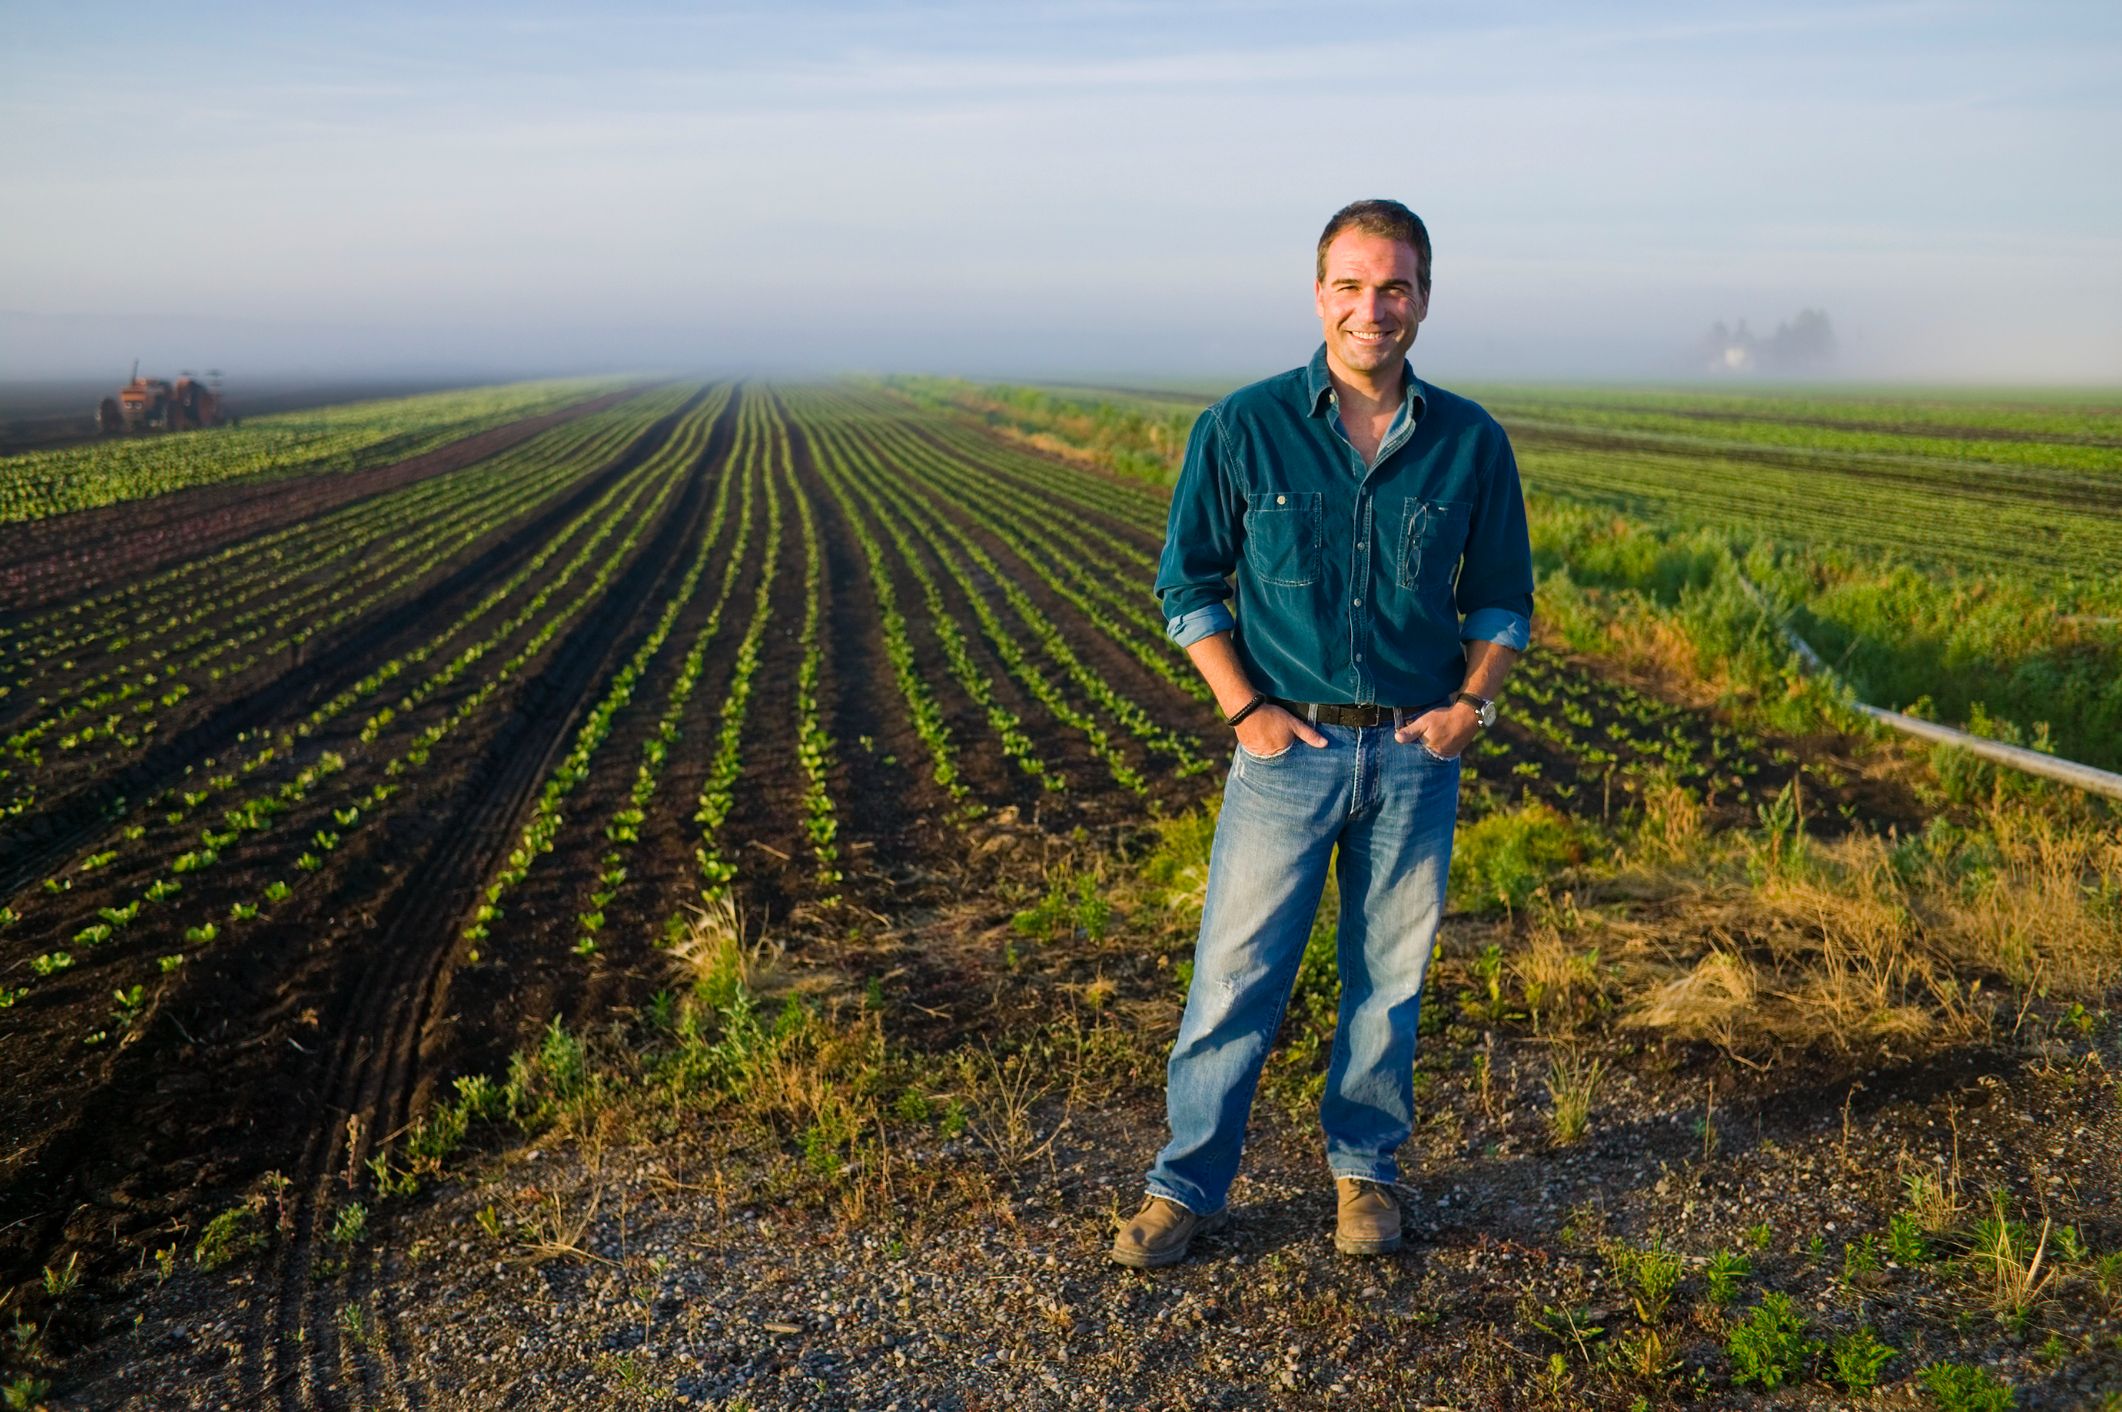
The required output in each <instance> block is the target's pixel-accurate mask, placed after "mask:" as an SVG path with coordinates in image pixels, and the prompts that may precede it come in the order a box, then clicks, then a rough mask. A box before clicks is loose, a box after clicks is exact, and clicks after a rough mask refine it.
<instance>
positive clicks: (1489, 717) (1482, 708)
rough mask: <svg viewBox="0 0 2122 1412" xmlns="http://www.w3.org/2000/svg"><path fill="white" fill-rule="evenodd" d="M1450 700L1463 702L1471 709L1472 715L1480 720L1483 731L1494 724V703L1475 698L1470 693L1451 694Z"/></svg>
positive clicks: (1457, 692) (1486, 699)
mask: <svg viewBox="0 0 2122 1412" xmlns="http://www.w3.org/2000/svg"><path fill="white" fill-rule="evenodd" d="M1452 700H1453V701H1464V702H1465V703H1466V704H1467V705H1469V706H1471V707H1473V708H1474V715H1475V717H1477V718H1478V719H1479V720H1480V722H1481V728H1482V729H1483V730H1486V729H1488V728H1489V727H1490V726H1492V725H1494V724H1495V723H1496V703H1495V702H1493V701H1491V700H1489V699H1488V698H1487V697H1485V696H1476V695H1474V694H1473V693H1472V692H1471V691H1455V692H1453V693H1452Z"/></svg>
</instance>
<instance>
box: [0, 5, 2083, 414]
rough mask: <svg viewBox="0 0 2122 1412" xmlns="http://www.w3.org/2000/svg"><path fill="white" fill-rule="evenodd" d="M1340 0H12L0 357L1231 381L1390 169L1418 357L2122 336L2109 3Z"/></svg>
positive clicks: (1634, 354)
mask: <svg viewBox="0 0 2122 1412" xmlns="http://www.w3.org/2000/svg"><path fill="white" fill-rule="evenodd" d="M1340 13H1341V15H1342V18H1341V19H1339V20H1337V21H1335V22H1332V23H1322V22H1321V20H1320V18H1319V16H1320V12H1319V11H1317V10H1316V9H1315V8H1310V7H1298V6H1294V5H1292V6H1277V5H1268V4H1263V5H1255V6H1246V7H1243V8H1240V9H1237V10H1232V9H1230V8H1228V7H1216V6H1205V5H1188V4H1112V5H1101V6H1092V7H1083V6H1054V7H1035V8H1029V9H1020V8H1019V7H995V6H972V5H965V6H960V5H953V4H938V5H929V6H920V7H904V6H899V7H892V8H890V9H889V10H879V9H875V8H871V7H861V6H851V5H850V6H833V5H816V4H805V5H779V6H762V7H757V8H743V7H716V8H714V9H712V10H704V9H695V8H694V7H683V6H670V5H653V4H624V5H616V6H611V7H605V8H604V9H602V10H600V11H599V12H598V13H595V14H589V13H586V12H583V11H579V10H576V9H573V8H571V7H558V6H539V5H509V6H491V7H483V6H448V7H436V6H411V5H371V6H361V7H341V8H339V9H336V10H334V11H332V12H330V13H323V12H318V11H315V10H312V9H309V8H306V7H304V8H298V9H288V8H285V7H265V6H258V7H243V6H226V7H217V8H210V9H207V10H204V11H201V12H199V16H198V18H199V22H198V23H196V24H191V25H188V26H186V27H185V30H184V32H182V33H169V32H162V31H158V33H157V36H156V39H155V42H154V43H153V44H140V45H135V44H122V43H119V44H114V43H112V42H110V36H111V35H113V34H115V33H119V32H121V31H122V30H124V29H125V28H126V27H127V26H128V25H130V24H132V23H134V22H135V17H136V12H134V11H133V10H131V9H129V8H127V7H122V6H116V5H88V6H68V7H56V6H52V7H44V8H43V9H42V10H41V11H38V12H29V13H18V14H16V15H15V16H14V17H13V19H12V20H11V29H12V30H13V33H12V34H11V38H10V43H9V45H8V46H7V50H6V52H5V54H4V55H0V94H4V97H0V130H4V131H5V133H6V135H7V137H8V139H9V140H8V142H7V150H8V151H9V153H10V161H9V163H8V166H9V178H8V182H7V188H8V191H9V195H10V198H11V201H10V204H11V206H12V208H13V213H14V218H13V219H11V220H9V221H7V222H5V224H4V226H0V269H4V271H5V273H4V275H0V377H5V378H10V379H20V378H49V377H76V376H81V377H89V376H93V377H99V378H104V379H108V378H109V377H110V376H112V375H114V374H116V373H120V372H123V371H124V368H125V366H126V365H127V364H128V362H129V361H130V359H131V358H132V357H134V356H138V357H140V358H141V359H142V360H143V366H144V367H147V368H150V369H155V370H160V371H170V370H174V369H176V368H178V367H191V366H201V367H203V366H207V365H210V364H211V365H215V366H219V367H221V368H224V369H226V370H229V371H230V372H231V374H232V376H238V377H242V376H263V375H266V374H267V373H271V374H274V375H278V376H304V375H308V376H334V375H340V376H347V375H373V374H378V373H382V372H392V373H400V374H404V373H418V374H421V375H432V376H435V377H462V376H473V375H477V376H501V375H514V374H532V373H544V372H570V371H593V370H606V369H622V368H623V369H637V368H650V367H656V368H682V369H688V370H700V371H718V370H727V369H734V368H745V369H752V370H759V371H770V372H813V371H831V370H842V369H865V368H867V369H902V370H916V369H918V370H933V371H942V372H962V373H977V374H987V375H993V376H998V377H1020V378H1028V377H1069V376H1115V375H1125V376H1129V377H1134V378H1152V377H1155V378H1162V379H1166V380H1176V379H1201V378H1209V379H1213V378H1216V377H1223V376H1231V377H1235V376H1241V375H1250V374H1253V373H1257V372H1261V371H1265V370H1269V369H1272V368H1276V367H1280V366H1284V365H1287V364H1288V363H1290V362H1292V361H1294V359H1295V358H1296V357H1297V356H1301V354H1302V352H1303V351H1304V349H1305V348H1306V347H1308V346H1309V344H1310V342H1311V340H1312V337H1313V323H1314V321H1313V315H1312V311H1311V301H1310V291H1309V289H1308V288H1307V275H1308V268H1309V263H1310V254H1311V243H1312V241H1313V240H1314V238H1315V237H1316V234H1317V230H1318V227H1319V225H1320V223H1321V221H1322V220H1323V218H1324V216H1325V214H1326V213H1327V212H1329V211H1331V210H1333V209H1334V208H1336V207H1337V206H1339V205H1340V204H1341V203H1342V202H1344V201H1346V200H1348V199H1351V198H1352V197H1357V196H1368V195H1387V196H1394V197H1398V198H1402V199H1404V200H1406V201H1408V202H1409V203H1410V204H1411V205H1413V206H1414V207H1415V208H1416V209H1417V210H1418V211H1420V212H1421V213H1422V214H1423V215H1424V216H1425V217H1426V218H1427V220H1428V221H1429V223H1430V226H1431V228H1432V230H1433V232H1434V234H1435V239H1436V248H1437V254H1436V294H1435V300H1434V305H1433V312H1432V316H1431V319H1430V321H1429V322H1428V324H1426V325H1425V327H1424V329H1423V332H1422V337H1421V342H1420V345H1419V346H1418V347H1417V349H1416V359H1417V362H1418V365H1419V366H1421V367H1423V368H1424V369H1425V371H1428V372H1430V373H1432V374H1436V375H1440V376H1460V377H1478V378H1528V379H1540V378H1597V379H1630V378H1649V377H1658V378H1670V377H1679V376H1692V375H1698V374H1700V373H1701V372H1703V370H1704V368H1705V366H1706V364H1705V359H1704V356H1703V350H1704V342H1705V338H1706V336H1707V334H1708V332H1709V331H1710V330H1711V328H1712V326H1713V325H1714V324H1716V323H1719V322H1722V323H1723V324H1725V325H1726V326H1727V328H1728V329H1730V328H1735V327H1736V325H1737V323H1738V322H1739V321H1740V320H1744V321H1746V322H1747V323H1748V325H1749V327H1750V329H1751V330H1752V332H1753V333H1754V334H1755V335H1757V336H1759V337H1760V338H1762V339H1764V340H1765V339H1767V338H1769V337H1770V336H1771V335H1772V332H1773V330H1775V329H1776V328H1777V327H1778V326H1779V325H1782V324H1786V323H1789V322H1790V321H1793V320H1795V319H1796V318H1797V317H1798V316H1799V315H1800V314H1801V312H1802V311H1805V310H1816V311H1819V312H1821V313H1824V314H1825V315H1826V316H1827V317H1828V319H1830V320H1831V323H1832V329H1833V333H1834V339H1833V353H1832V356H1831V357H1830V358H1825V359H1821V360H1817V361H1811V362H1807V363H1805V364H1803V365H1802V366H1797V367H1789V368H1785V369H1783V371H1785V372H1787V373H1789V374H1791V375H1803V376H1806V377H1828V376H1841V377H1851V378H1861V379H1872V380H1883V379H1911V380H1939V381H1979V382H2015V383H2020V382H2065V383H2078V384H2083V383H2102V382H2114V381H2116V380H2118V379H2122V321H2118V320H2117V319H2116V318H2115V314H2116V313H2117V311H2122V237H2118V236H2117V234H2116V232H2117V231H2118V230H2122V182H2118V178H2117V176H2116V174H2117V173H2118V172H2122V123H2118V122H2117V117H2118V111H2117V109H2118V104H2122V99H2118V98H2117V94H2122V20H2118V19H2117V18H2116V16H2115V14H2114V13H2113V12H2112V11H2111V10H2108V9H2106V8H2104V7H2098V6H2093V5H2082V6H2079V5H2042V6H2025V7H2013V8H2012V9H2011V10H2010V12H2009V13H2008V14H2003V13H1999V12H1988V13H1985V12H1984V11H1983V10H1981V9H1978V8H1971V7H1964V6H1951V5H1876V6H1861V7H1854V8H1853V7H1850V6H1844V5H1836V6H1812V5H1799V6H1793V7H1784V8H1781V9H1779V10H1777V11H1775V12H1774V13H1773V14H1762V13H1759V12H1755V11H1740V10H1738V9H1736V8H1734V9H1730V10H1720V11H1704V10H1698V9H1686V10H1680V9H1657V8H1651V7H1643V6H1613V7H1601V8H1600V9H1599V11H1597V12H1596V13H1593V12H1588V11H1585V10H1582V9H1581V8H1578V7H1564V6H1524V7H1515V8H1512V9H1510V10H1508V11H1497V10H1494V9H1493V8H1491V7H1474V6H1425V7H1422V8H1420V9H1407V10H1390V11H1388V10H1382V9H1381V10H1377V11H1374V12H1369V13H1365V12H1360V11H1356V10H1347V11H1343V12H1340ZM1769 371H1770V372H1772V371H1774V369H1770V370H1769ZM1753 375H1757V376H1759V375H1768V374H1767V373H1764V372H1761V371H1760V370H1756V371H1755V372H1754V374H1753Z"/></svg>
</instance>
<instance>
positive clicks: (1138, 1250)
mask: <svg viewBox="0 0 2122 1412" xmlns="http://www.w3.org/2000/svg"><path fill="white" fill-rule="evenodd" d="M1229 1224H1230V1209H1229V1208H1228V1207H1226V1208H1224V1209H1223V1210H1221V1211H1212V1212H1210V1213H1209V1214H1208V1215H1206V1216H1199V1215H1196V1214H1194V1213H1193V1212H1191V1211H1189V1210H1187V1209H1186V1208H1185V1207H1184V1206H1181V1205H1180V1204H1179V1203H1178V1202H1176V1201H1173V1200H1171V1199H1170V1198H1169V1197H1163V1196H1152V1197H1150V1198H1149V1199H1148V1200H1147V1201H1145V1202H1143V1203H1142V1209H1141V1210H1140V1211H1137V1212H1136V1213H1135V1215H1134V1219H1133V1220H1130V1221H1129V1222H1128V1223H1127V1224H1126V1225H1124V1226H1122V1227H1121V1228H1120V1233H1119V1234H1118V1235H1116V1236H1114V1237H1113V1259H1114V1260H1116V1261H1117V1262H1119V1263H1120V1264H1122V1265H1126V1266H1128V1267H1129V1268H1131V1269H1136V1270H1154V1269H1157V1268H1158V1267H1159V1266H1163V1265H1176V1264H1178V1263H1179V1262H1180V1261H1181V1260H1184V1259H1185V1258H1186V1247H1187V1245H1188V1244H1189V1243H1191V1242H1192V1240H1193V1238H1194V1237H1195V1236H1197V1235H1212V1234H1214V1233H1215V1232H1217V1231H1220V1230H1222V1229H1223V1228H1224V1227H1225V1226H1227V1225H1229Z"/></svg>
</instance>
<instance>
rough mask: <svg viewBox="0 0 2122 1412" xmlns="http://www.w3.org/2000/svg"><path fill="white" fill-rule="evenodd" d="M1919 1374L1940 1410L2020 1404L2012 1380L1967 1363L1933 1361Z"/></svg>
mask: <svg viewBox="0 0 2122 1412" xmlns="http://www.w3.org/2000/svg"><path fill="white" fill-rule="evenodd" d="M1917 1376H1918V1377H1920V1378H1922V1380H1923V1386H1924V1387H1925V1388H1927V1389H1928V1390H1929V1391H1930V1395H1931V1396H1932V1397H1933V1398H1934V1399H1936V1401H1937V1404H1938V1412H2011V1409H2012V1408H2014V1407H2016V1406H2018V1405H2019V1401H2018V1396H2017V1394H2015V1393H2014V1392H2013V1391H2012V1389H2011V1385H2010V1384H2009V1383H2000V1382H1998V1381H1997V1380H1996V1379H1995V1378H1993V1377H1991V1376H1990V1375H1989V1374H1988V1373H1987V1372H1985V1371H1983V1370H1982V1369H1980V1368H1977V1367H1974V1366H1972V1365H1971V1364H1967V1363H1932V1364H1930V1365H1929V1366H1927V1367H1925V1368H1924V1369H1923V1370H1922V1371H1921V1372H1920V1373H1918V1374H1917Z"/></svg>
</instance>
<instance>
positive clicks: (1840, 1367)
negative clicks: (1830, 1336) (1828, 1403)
mask: <svg viewBox="0 0 2122 1412" xmlns="http://www.w3.org/2000/svg"><path fill="white" fill-rule="evenodd" d="M1898 1351H1899V1350H1898V1349H1893V1348H1888V1347H1887V1346H1886V1345H1885V1344H1883V1343H1881V1342H1880V1341H1879V1336H1878V1335H1877V1334H1875V1333H1873V1332H1872V1330H1871V1326H1870V1325H1869V1324H1859V1325H1858V1326H1857V1327H1856V1329H1855V1330H1854V1331H1853V1332H1851V1333H1846V1334H1838V1335H1836V1336H1835V1338H1834V1340H1833V1342H1831V1343H1830V1344H1829V1345H1828V1348H1827V1356H1828V1361H1829V1362H1830V1363H1831V1364H1832V1365H1833V1371H1832V1372H1831V1373H1830V1375H1829V1376H1830V1377H1832V1378H1833V1380H1834V1381H1835V1382H1836V1383H1839V1384H1840V1385H1841V1386H1842V1387H1844V1388H1847V1389H1848V1390H1849V1391H1850V1392H1853V1393H1855V1394H1857V1395H1858V1396H1859V1397H1861V1396H1863V1395H1864V1394H1865V1393H1868V1392H1870V1391H1871V1390H1872V1389H1873V1388H1875V1387H1877V1386H1878V1385H1879V1371H1880V1370H1881V1369H1882V1368H1884V1367H1885V1366H1886V1365H1887V1363H1888V1362H1889V1361H1891V1360H1892V1358H1893V1356H1894V1354H1895V1353H1897V1352H1898Z"/></svg>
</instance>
